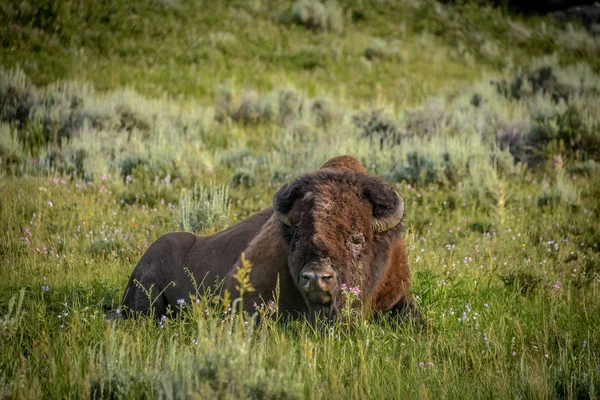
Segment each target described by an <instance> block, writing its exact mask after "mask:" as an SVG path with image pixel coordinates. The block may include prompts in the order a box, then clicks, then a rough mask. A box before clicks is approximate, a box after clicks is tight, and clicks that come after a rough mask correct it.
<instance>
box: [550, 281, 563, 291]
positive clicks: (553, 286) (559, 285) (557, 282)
mask: <svg viewBox="0 0 600 400" xmlns="http://www.w3.org/2000/svg"><path fill="white" fill-rule="evenodd" d="M561 285H562V284H561V283H560V281H556V283H555V284H554V285H552V289H554V290H560V287H561Z"/></svg>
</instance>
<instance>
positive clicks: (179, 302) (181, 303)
mask: <svg viewBox="0 0 600 400" xmlns="http://www.w3.org/2000/svg"><path fill="white" fill-rule="evenodd" d="M184 304H185V299H178V300H177V305H178V306H181V305H184Z"/></svg>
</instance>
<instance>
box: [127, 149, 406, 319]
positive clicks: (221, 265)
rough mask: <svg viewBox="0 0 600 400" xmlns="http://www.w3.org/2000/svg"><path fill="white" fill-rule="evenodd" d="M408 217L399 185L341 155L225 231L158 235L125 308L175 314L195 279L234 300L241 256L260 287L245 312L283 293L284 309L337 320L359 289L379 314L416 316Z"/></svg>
mask: <svg viewBox="0 0 600 400" xmlns="http://www.w3.org/2000/svg"><path fill="white" fill-rule="evenodd" d="M403 217H404V201H403V200H402V197H400V195H399V194H398V193H397V192H396V191H394V190H393V189H392V188H391V187H390V186H388V185H387V184H385V183H384V182H382V181H381V180H380V179H378V178H375V177H372V176H369V175H368V174H367V172H366V170H365V169H364V167H363V166H362V165H361V164H360V163H359V162H358V161H357V160H356V159H355V158H353V157H351V156H339V157H335V158H333V159H331V160H329V161H327V162H326V163H325V164H324V165H323V166H322V167H321V168H320V169H318V170H316V171H314V172H311V173H308V174H305V175H303V176H301V177H299V178H298V179H296V180H294V181H292V182H290V183H287V184H284V185H283V186H282V187H281V188H280V189H279V190H278V191H277V192H276V193H275V195H274V197H273V206H272V207H270V208H267V209H264V210H262V211H260V212H258V213H256V214H254V215H253V216H251V217H249V218H248V219H246V220H244V221H242V222H240V223H238V224H237V225H235V226H232V227H230V228H229V229H226V230H224V231H221V232H218V233H215V234H214V235H210V236H197V235H194V234H192V233H186V232H173V233H168V234H166V235H164V236H162V237H161V238H159V239H158V240H157V241H156V242H154V243H153V244H152V245H151V246H150V247H149V248H148V250H147V251H146V253H145V254H144V255H143V256H142V258H141V260H140V261H139V262H138V264H137V266H136V267H135V270H134V271H133V273H132V275H131V277H130V279H129V283H128V285H127V289H126V291H125V295H124V297H123V305H124V307H125V308H126V309H128V310H129V314H130V315H131V314H133V315H135V314H139V313H142V314H151V315H154V316H156V317H160V316H161V315H164V314H166V313H168V312H169V310H173V311H176V310H177V309H178V306H177V302H178V300H179V301H181V300H180V299H188V298H189V296H190V294H195V293H196V289H197V286H200V289H201V290H206V289H209V288H210V289H211V290H214V289H215V285H216V283H215V282H219V281H220V283H221V285H222V289H225V290H227V291H229V292H230V293H231V294H232V297H233V298H235V296H236V295H238V294H239V293H238V291H237V290H236V286H237V282H236V281H235V279H234V277H233V276H234V275H235V273H236V271H237V270H238V268H239V266H240V265H241V262H242V261H241V259H242V254H244V255H245V258H246V259H247V260H248V261H250V263H251V264H252V269H251V272H250V281H251V283H252V286H253V287H254V289H255V290H254V291H252V292H249V293H244V302H243V304H244V308H245V310H246V311H249V312H251V311H253V310H252V307H253V304H255V303H265V302H268V301H270V300H273V299H274V298H275V291H276V290H278V293H279V295H278V298H277V300H278V302H277V307H278V311H279V313H280V315H282V316H284V317H292V318H294V317H298V316H301V315H305V316H306V317H307V319H308V320H309V321H316V320H317V319H318V318H325V319H326V320H329V321H332V320H334V319H335V318H336V315H337V313H338V311H339V310H340V309H341V308H342V307H343V306H344V304H345V303H344V302H345V299H346V298H347V297H346V296H344V293H342V291H343V290H344V289H345V288H349V287H353V288H359V291H360V294H359V298H360V300H361V303H362V304H363V305H366V306H367V308H368V309H370V310H371V311H373V312H377V313H379V312H392V313H397V314H401V315H405V314H412V315H414V314H415V313H416V314H418V311H416V307H415V305H414V302H413V301H412V300H411V297H410V296H409V286H410V271H409V268H408V264H407V257H406V249H405V247H404V243H403V241H402V238H401V235H402V231H403ZM192 277H193V279H192ZM196 283H199V285H197V284H196ZM355 293H358V291H357V290H355Z"/></svg>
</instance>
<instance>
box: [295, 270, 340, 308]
mask: <svg viewBox="0 0 600 400" xmlns="http://www.w3.org/2000/svg"><path fill="white" fill-rule="evenodd" d="M335 282H336V273H335V271H334V270H333V268H331V267H330V266H328V265H326V266H316V265H314V264H313V265H309V266H306V267H304V269H303V270H302V272H301V273H300V287H301V288H302V290H304V293H305V294H306V296H307V297H308V299H309V300H310V301H312V302H314V303H321V304H324V303H329V302H330V301H331V298H332V293H333V288H334V286H335Z"/></svg>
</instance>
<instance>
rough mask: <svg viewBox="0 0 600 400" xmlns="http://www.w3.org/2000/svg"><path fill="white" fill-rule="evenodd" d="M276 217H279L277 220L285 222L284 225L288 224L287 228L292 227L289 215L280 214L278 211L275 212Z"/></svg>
mask: <svg viewBox="0 0 600 400" xmlns="http://www.w3.org/2000/svg"><path fill="white" fill-rule="evenodd" d="M275 215H276V216H277V218H278V219H279V220H280V221H281V222H283V223H284V224H286V225H287V226H291V222H290V219H289V218H288V216H287V215H285V214H283V213H280V212H278V211H275Z"/></svg>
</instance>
